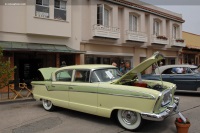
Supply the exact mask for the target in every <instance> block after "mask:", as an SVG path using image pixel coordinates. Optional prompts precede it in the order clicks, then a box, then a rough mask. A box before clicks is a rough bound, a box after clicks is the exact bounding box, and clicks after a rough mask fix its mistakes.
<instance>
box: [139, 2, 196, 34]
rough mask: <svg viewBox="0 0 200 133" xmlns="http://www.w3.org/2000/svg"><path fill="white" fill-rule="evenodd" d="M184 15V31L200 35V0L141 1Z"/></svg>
mask: <svg viewBox="0 0 200 133" xmlns="http://www.w3.org/2000/svg"><path fill="white" fill-rule="evenodd" d="M140 1H143V2H146V3H149V4H153V5H156V6H158V7H161V8H164V9H167V10H170V11H173V12H176V13H179V14H182V17H183V19H184V20H185V23H183V31H186V32H190V33H193V34H198V35H200V0H140Z"/></svg>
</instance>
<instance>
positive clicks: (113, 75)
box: [91, 68, 121, 82]
mask: <svg viewBox="0 0 200 133" xmlns="http://www.w3.org/2000/svg"><path fill="white" fill-rule="evenodd" d="M92 76H96V77H91V79H92V80H93V79H95V81H96V82H109V81H113V80H115V79H118V78H120V77H121V73H120V72H119V70H118V69H116V68H107V69H100V70H95V71H94V72H93V74H92ZM92 80H91V81H92Z"/></svg>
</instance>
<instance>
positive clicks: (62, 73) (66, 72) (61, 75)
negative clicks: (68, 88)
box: [56, 70, 72, 82]
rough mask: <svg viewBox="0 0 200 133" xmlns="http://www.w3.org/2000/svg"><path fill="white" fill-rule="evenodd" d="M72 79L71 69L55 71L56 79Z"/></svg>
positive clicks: (67, 80) (68, 80)
mask: <svg viewBox="0 0 200 133" xmlns="http://www.w3.org/2000/svg"><path fill="white" fill-rule="evenodd" d="M71 79H72V70H63V71H60V72H58V73H56V81H66V82H70V81H71Z"/></svg>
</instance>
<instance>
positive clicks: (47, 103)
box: [42, 99, 55, 111]
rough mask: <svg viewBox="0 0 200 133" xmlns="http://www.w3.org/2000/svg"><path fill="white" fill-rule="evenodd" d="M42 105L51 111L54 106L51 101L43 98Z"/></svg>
mask: <svg viewBox="0 0 200 133" xmlns="http://www.w3.org/2000/svg"><path fill="white" fill-rule="evenodd" d="M42 105H43V107H44V109H45V110H47V111H52V110H54V108H55V107H54V105H53V104H52V102H51V101H49V100H45V99H43V100H42Z"/></svg>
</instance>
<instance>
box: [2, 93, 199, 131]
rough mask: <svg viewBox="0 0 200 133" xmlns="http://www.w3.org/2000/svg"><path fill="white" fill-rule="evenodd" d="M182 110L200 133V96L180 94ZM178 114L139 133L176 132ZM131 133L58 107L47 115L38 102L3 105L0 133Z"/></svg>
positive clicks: (113, 122) (193, 128) (145, 127)
mask: <svg viewBox="0 0 200 133" xmlns="http://www.w3.org/2000/svg"><path fill="white" fill-rule="evenodd" d="M177 95H178V96H179V97H180V99H181V101H180V110H181V112H182V113H183V115H184V116H186V117H187V118H189V119H190V121H191V127H190V129H189V133H200V126H199V125H200V124H199V123H200V115H199V113H200V95H199V94H196V95H191V94H187V95H183V94H177ZM176 117H178V115H177V114H172V115H171V116H170V117H168V118H167V119H165V120H164V121H162V122H152V121H147V122H145V123H144V125H143V126H142V128H141V129H140V130H139V131H138V132H139V133H176V132H177V131H176V127H175V124H174V120H175V118H176ZM40 132H42V133H130V131H126V130H124V129H123V128H121V127H120V126H119V125H118V124H117V123H116V122H115V121H114V120H111V119H107V118H102V117H98V116H94V115H89V114H85V113H80V112H77V111H72V110H67V109H62V108H58V109H57V110H56V111H54V112H47V111H45V110H44V109H43V107H42V104H41V103H40V102H36V101H29V102H18V103H6V104H0V133H40Z"/></svg>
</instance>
